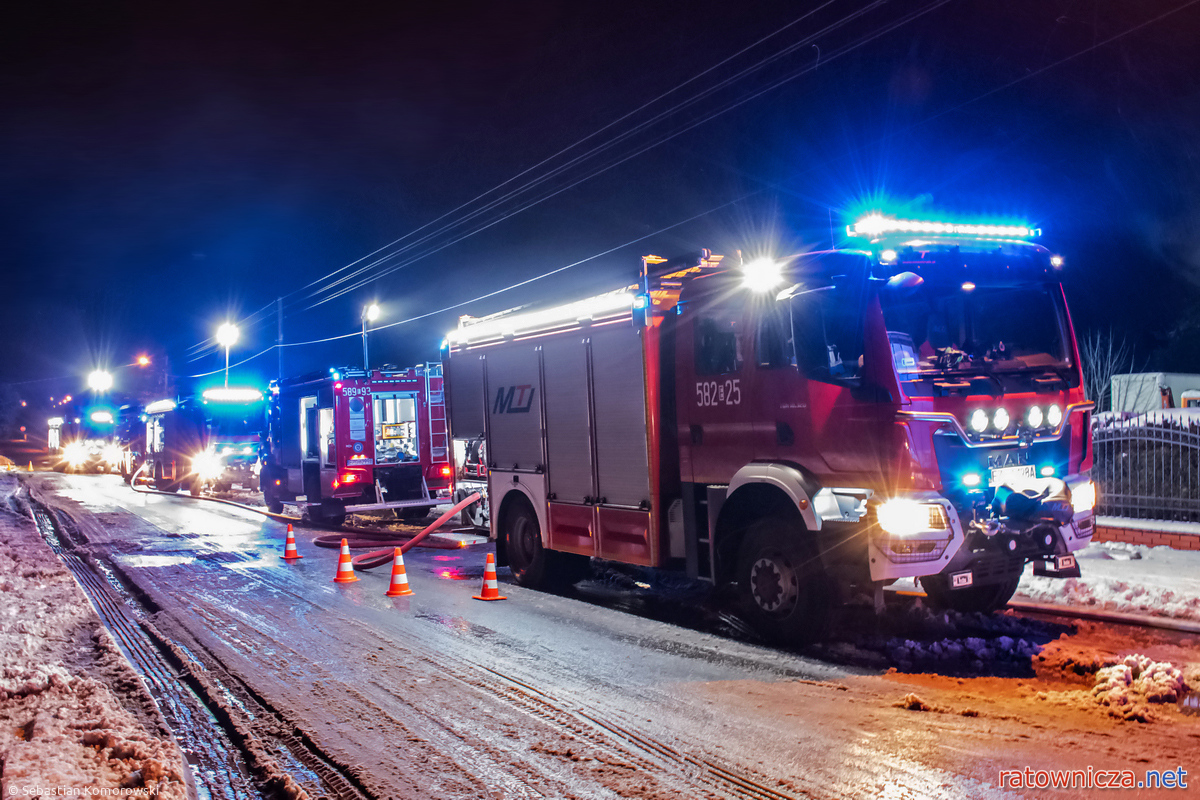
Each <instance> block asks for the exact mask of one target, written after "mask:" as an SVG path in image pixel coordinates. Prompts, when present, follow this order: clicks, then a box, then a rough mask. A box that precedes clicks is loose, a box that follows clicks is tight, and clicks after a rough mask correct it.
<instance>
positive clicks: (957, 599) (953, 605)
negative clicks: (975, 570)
mask: <svg viewBox="0 0 1200 800" xmlns="http://www.w3.org/2000/svg"><path fill="white" fill-rule="evenodd" d="M1024 571H1025V565H1024V564H1022V565H1021V566H1020V568H1018V569H1016V571H1015V572H1014V573H1012V574H1010V575H1008V576H1007V577H1006V578H1004V579H1003V580H1002V581H1001V582H1000V583H989V584H987V585H986V586H970V587H967V588H966V589H951V588H950V580H949V578H948V577H947V576H945V575H927V576H925V577H923V578H921V588H922V589H924V590H925V594H926V595H927V600H928V603H929V605H930V606H932V607H933V608H935V609H937V610H940V611H958V612H960V613H962V614H991V613H992V612H994V611H999V610H1000V609H1002V608H1004V607H1005V606H1006V605H1008V601H1009V600H1011V599H1012V596H1013V595H1014V594H1016V592H1017V586H1018V585H1020V583H1021V575H1022V573H1023V572H1024Z"/></svg>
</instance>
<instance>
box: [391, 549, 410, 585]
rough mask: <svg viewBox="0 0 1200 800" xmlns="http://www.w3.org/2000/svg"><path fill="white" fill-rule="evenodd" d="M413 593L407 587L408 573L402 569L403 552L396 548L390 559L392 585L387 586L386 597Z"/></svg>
mask: <svg viewBox="0 0 1200 800" xmlns="http://www.w3.org/2000/svg"><path fill="white" fill-rule="evenodd" d="M410 594H413V590H412V589H410V588H408V573H407V572H405V571H404V554H403V553H401V552H400V548H399V547H397V548H396V557H395V559H394V560H393V561H392V585H391V586H389V587H388V590H387V596H388V597H407V596H408V595H410Z"/></svg>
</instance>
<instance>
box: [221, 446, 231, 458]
mask: <svg viewBox="0 0 1200 800" xmlns="http://www.w3.org/2000/svg"><path fill="white" fill-rule="evenodd" d="M232 452H233V448H232V447H222V448H221V455H223V456H227V455H229V454H230V453H232Z"/></svg>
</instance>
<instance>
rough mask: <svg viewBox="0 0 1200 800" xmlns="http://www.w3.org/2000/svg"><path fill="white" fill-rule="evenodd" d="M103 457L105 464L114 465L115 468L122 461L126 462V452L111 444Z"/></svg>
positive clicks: (105, 449)
mask: <svg viewBox="0 0 1200 800" xmlns="http://www.w3.org/2000/svg"><path fill="white" fill-rule="evenodd" d="M103 456H104V461H105V463H108V464H112V465H113V466H114V467H115V466H117V465H119V464H120V463H121V461H122V460H124V458H125V451H124V450H122V449H121V448H119V447H117V446H116V445H115V444H110V445H109V446H108V447H106V448H104V453H103Z"/></svg>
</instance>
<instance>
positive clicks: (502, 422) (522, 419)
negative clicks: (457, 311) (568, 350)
mask: <svg viewBox="0 0 1200 800" xmlns="http://www.w3.org/2000/svg"><path fill="white" fill-rule="evenodd" d="M485 366H486V375H487V394H488V396H487V400H488V421H489V424H490V426H491V429H490V434H491V441H490V442H489V443H488V445H489V448H490V449H489V451H488V460H489V461H491V462H492V463H494V464H495V465H496V469H499V470H511V469H518V470H535V469H537V468H539V467H541V466H542V408H541V402H542V398H541V386H540V385H539V380H538V352H537V350H535V349H534V346H533V345H532V344H530V343H527V342H516V343H513V344H510V345H501V346H499V347H497V348H495V349H491V350H488V352H487V360H486V364H485Z"/></svg>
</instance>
